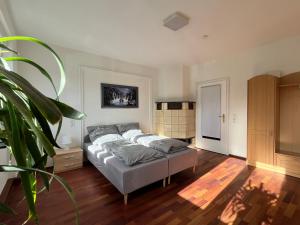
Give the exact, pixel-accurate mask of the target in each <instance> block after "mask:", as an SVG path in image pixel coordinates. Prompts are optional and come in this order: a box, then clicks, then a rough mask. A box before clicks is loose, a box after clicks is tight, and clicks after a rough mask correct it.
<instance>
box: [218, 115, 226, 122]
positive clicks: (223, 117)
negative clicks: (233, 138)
mask: <svg viewBox="0 0 300 225" xmlns="http://www.w3.org/2000/svg"><path fill="white" fill-rule="evenodd" d="M219 118H222V121H223V123H225V114H224V113H223V114H222V116H219Z"/></svg>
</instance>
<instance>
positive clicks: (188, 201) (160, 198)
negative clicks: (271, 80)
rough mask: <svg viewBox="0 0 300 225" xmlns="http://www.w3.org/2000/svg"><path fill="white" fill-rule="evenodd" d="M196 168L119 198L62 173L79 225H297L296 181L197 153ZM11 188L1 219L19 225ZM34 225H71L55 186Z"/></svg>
mask: <svg viewBox="0 0 300 225" xmlns="http://www.w3.org/2000/svg"><path fill="white" fill-rule="evenodd" d="M198 155H199V163H198V167H197V172H196V174H195V175H194V174H193V173H192V169H189V170H186V171H184V172H182V173H179V174H177V175H175V176H173V177H172V182H171V184H170V185H168V186H167V187H166V188H163V187H162V182H157V183H155V184H152V185H150V186H148V187H145V188H143V189H140V190H138V191H136V192H134V193H132V194H130V195H129V203H128V205H127V206H124V205H123V196H122V195H121V194H120V193H119V192H118V191H117V190H116V189H115V188H114V187H113V186H112V185H111V184H110V183H109V182H108V181H107V180H106V179H105V178H104V177H103V176H102V175H101V174H100V173H99V172H98V171H97V170H96V169H95V168H94V167H93V166H85V167H84V168H83V169H79V170H74V171H70V172H65V173H62V174H61V176H63V177H64V178H65V179H66V180H67V181H68V182H69V184H70V185H71V187H72V188H73V190H74V192H75V193H76V199H77V203H78V207H79V210H80V224H82V225H96V224H98V225H100V224H101V225H119V224H120V225H121V224H128V225H155V224H160V225H162V224H163V225H165V224H167V225H184V224H189V225H192V224H195V225H198V224H199V225H200V224H201V225H206V224H208V225H220V224H241V225H245V224H278V225H285V224H288V225H293V224H295V225H296V224H297V225H299V224H300V180H299V179H296V178H293V177H286V176H284V175H280V174H276V173H272V172H269V171H265V170H261V169H254V168H251V167H247V166H246V164H245V161H243V160H240V159H236V158H231V157H226V156H222V155H219V154H215V153H211V152H207V151H199V153H198ZM21 199H22V192H21V187H20V184H15V185H14V186H13V188H12V190H11V191H10V193H9V197H8V200H7V203H8V204H9V205H10V206H12V207H13V208H15V209H16V211H17V212H18V215H17V216H16V217H13V218H12V217H7V216H5V217H3V215H0V221H1V222H4V223H5V224H7V225H16V224H21V222H22V221H24V219H25V218H26V215H27V212H26V208H25V204H24V202H21V203H20V200H21ZM37 207H38V212H39V215H40V224H41V225H48V224H51V225H52V224H58V225H68V224H74V212H73V208H72V204H71V203H70V201H69V199H68V198H67V195H66V194H65V192H64V191H63V189H62V188H61V187H60V186H59V185H58V184H57V183H54V185H53V186H52V188H51V191H50V193H46V194H41V195H40V196H38V205H37Z"/></svg>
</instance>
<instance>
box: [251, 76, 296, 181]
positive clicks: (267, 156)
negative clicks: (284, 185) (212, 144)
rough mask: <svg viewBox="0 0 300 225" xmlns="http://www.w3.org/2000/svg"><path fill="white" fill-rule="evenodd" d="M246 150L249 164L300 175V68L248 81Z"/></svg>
mask: <svg viewBox="0 0 300 225" xmlns="http://www.w3.org/2000/svg"><path fill="white" fill-rule="evenodd" d="M247 152H248V154H247V163H248V164H249V165H252V166H256V167H260V168H264V169H269V170H273V171H276V172H280V173H283V174H288V175H292V176H296V177H300V72H299V73H293V74H289V75H286V76H284V77H276V76H272V75H260V76H256V77H253V78H252V79H250V80H249V81H248V151H247Z"/></svg>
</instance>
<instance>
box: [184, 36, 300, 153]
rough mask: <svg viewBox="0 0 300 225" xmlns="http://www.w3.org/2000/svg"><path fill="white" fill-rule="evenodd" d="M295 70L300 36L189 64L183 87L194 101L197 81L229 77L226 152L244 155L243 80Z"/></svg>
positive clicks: (299, 58)
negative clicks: (227, 146) (185, 87)
mask: <svg viewBox="0 0 300 225" xmlns="http://www.w3.org/2000/svg"><path fill="white" fill-rule="evenodd" d="M299 70H300V37H295V38H290V39H285V40H281V41H277V42H274V43H271V44H267V45H264V46H260V47H257V48H254V49H251V50H249V51H247V52H244V53H241V54H238V55H233V56H228V57H227V58H222V59H217V60H214V61H210V62H206V63H203V64H198V65H193V66H192V67H191V72H190V84H189V87H187V88H188V89H189V90H190V91H189V96H190V98H191V99H194V100H196V87H197V83H198V82H203V81H207V80H212V79H216V78H222V77H228V78H230V97H229V101H230V103H229V111H230V113H229V114H230V115H229V119H230V122H229V151H230V154H233V155H237V156H242V157H246V154H247V80H248V79H249V78H251V77H252V76H255V75H259V74H265V73H271V74H274V75H278V74H288V73H291V72H296V71H299ZM234 117H235V118H236V119H235V121H234Z"/></svg>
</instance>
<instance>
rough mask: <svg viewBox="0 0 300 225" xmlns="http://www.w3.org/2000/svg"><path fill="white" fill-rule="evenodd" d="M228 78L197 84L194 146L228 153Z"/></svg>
mask: <svg viewBox="0 0 300 225" xmlns="http://www.w3.org/2000/svg"><path fill="white" fill-rule="evenodd" d="M227 86H228V80H227V79H221V80H216V81H208V82H204V83H201V84H199V86H198V89H197V111H196V112H197V126H196V146H197V147H199V148H201V149H205V150H209V151H213V152H217V153H221V154H225V155H228V106H227V104H228V93H227V91H228V87H227Z"/></svg>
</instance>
